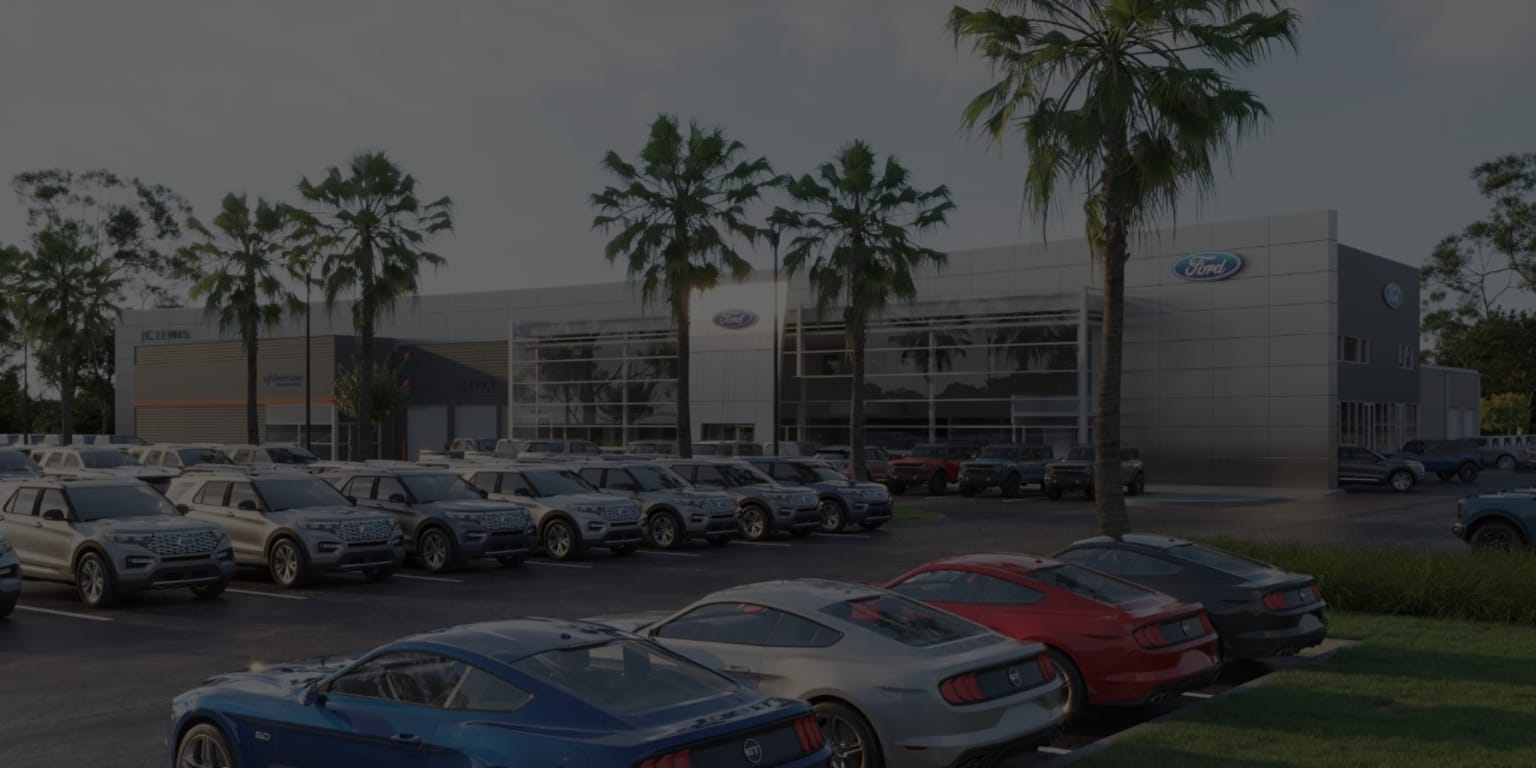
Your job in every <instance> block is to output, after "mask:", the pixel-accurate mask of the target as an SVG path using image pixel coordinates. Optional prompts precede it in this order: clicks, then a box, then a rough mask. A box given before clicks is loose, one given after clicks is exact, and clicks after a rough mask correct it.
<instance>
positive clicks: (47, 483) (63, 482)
mask: <svg viewBox="0 0 1536 768" xmlns="http://www.w3.org/2000/svg"><path fill="white" fill-rule="evenodd" d="M0 483H3V484H5V485H20V484H26V485H30V486H34V487H35V486H38V485H41V486H43V487H47V488H128V487H132V486H137V485H144V481H142V480H139V479H136V478H132V477H104V478H95V477H92V478H79V479H73V478H67V477H58V476H48V475H44V476H43V477H21V478H17V479H14V480H5V481H0Z"/></svg>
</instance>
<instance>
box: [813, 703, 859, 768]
mask: <svg viewBox="0 0 1536 768" xmlns="http://www.w3.org/2000/svg"><path fill="white" fill-rule="evenodd" d="M816 724H817V725H818V726H820V727H821V735H822V738H823V739H825V740H826V742H827V746H828V747H829V748H830V749H831V750H832V766H833V768H865V765H864V752H865V745H864V739H863V738H862V737H861V736H860V735H859V730H858V728H857V727H856V726H855V725H854V724H853V723H850V722H848V721H847V720H846V719H844V718H842V717H839V716H837V715H827V714H818V715H816Z"/></svg>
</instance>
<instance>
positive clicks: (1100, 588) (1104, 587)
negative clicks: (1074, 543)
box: [1029, 565, 1155, 605]
mask: <svg viewBox="0 0 1536 768" xmlns="http://www.w3.org/2000/svg"><path fill="white" fill-rule="evenodd" d="M1029 577H1030V578H1031V579H1034V580H1035V581H1038V582H1040V583H1042V584H1049V585H1051V586H1053V587H1056V588H1058V589H1065V590H1067V591H1068V592H1071V593H1073V594H1075V595H1079V596H1081V597H1086V598H1088V599H1089V600H1094V601H1097V602H1100V603H1104V604H1105V605H1119V604H1121V603H1129V602H1131V601H1132V600H1140V599H1141V598H1144V597H1147V596H1148V595H1152V594H1155V593H1154V592H1152V591H1151V590H1147V589H1142V588H1141V587H1138V586H1136V585H1134V584H1130V583H1128V582H1124V581H1119V580H1117V579H1113V578H1110V577H1108V576H1105V575H1104V574H1102V573H1098V572H1096V571H1090V570H1088V569H1087V568H1083V567H1081V566H1076V565H1054V566H1050V567H1048V568H1037V569H1035V570H1033V571H1030V572H1029Z"/></svg>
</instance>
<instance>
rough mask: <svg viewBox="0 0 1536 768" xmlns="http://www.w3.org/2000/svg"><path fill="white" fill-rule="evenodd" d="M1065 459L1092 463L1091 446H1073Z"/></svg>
mask: <svg viewBox="0 0 1536 768" xmlns="http://www.w3.org/2000/svg"><path fill="white" fill-rule="evenodd" d="M1067 458H1069V459H1081V460H1083V461H1093V446H1091V445H1078V446H1073V447H1072V449H1071V450H1069V451H1067Z"/></svg>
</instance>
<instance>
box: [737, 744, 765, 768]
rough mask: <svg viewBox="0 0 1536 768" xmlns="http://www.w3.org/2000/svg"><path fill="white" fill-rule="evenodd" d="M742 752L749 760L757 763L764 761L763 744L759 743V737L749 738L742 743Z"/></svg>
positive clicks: (754, 763)
mask: <svg viewBox="0 0 1536 768" xmlns="http://www.w3.org/2000/svg"><path fill="white" fill-rule="evenodd" d="M741 754H742V756H743V757H745V758H747V762H749V763H751V764H753V765H757V764H758V763H761V762H762V761H763V745H761V744H759V743H757V739H747V740H746V741H744V742H742V743H741Z"/></svg>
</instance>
